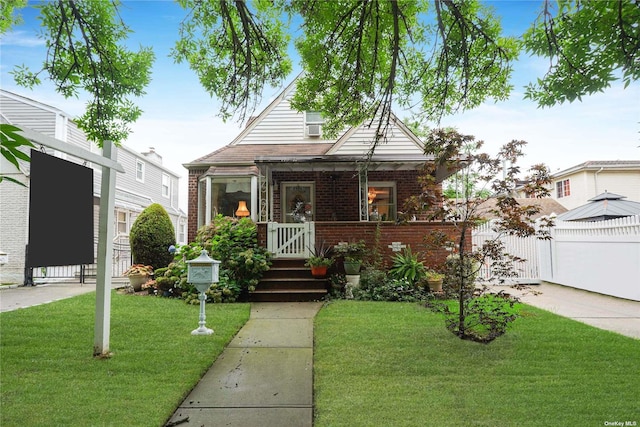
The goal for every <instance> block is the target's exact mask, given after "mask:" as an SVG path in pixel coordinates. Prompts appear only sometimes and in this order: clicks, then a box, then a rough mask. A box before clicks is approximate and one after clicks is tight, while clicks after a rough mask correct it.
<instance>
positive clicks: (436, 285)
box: [427, 279, 442, 292]
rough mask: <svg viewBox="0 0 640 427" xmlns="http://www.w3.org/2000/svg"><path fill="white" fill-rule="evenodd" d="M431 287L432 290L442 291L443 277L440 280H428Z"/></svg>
mask: <svg viewBox="0 0 640 427" xmlns="http://www.w3.org/2000/svg"><path fill="white" fill-rule="evenodd" d="M427 283H428V284H429V289H431V292H442V279H440V280H427Z"/></svg>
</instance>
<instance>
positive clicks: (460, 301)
mask: <svg viewBox="0 0 640 427" xmlns="http://www.w3.org/2000/svg"><path fill="white" fill-rule="evenodd" d="M466 233H467V226H466V224H465V223H463V225H462V232H461V233H460V236H461V237H460V241H459V242H458V254H459V256H460V264H459V265H458V268H459V271H460V272H459V277H458V282H459V285H460V288H459V289H458V335H459V336H461V337H462V336H464V335H465V326H464V324H465V312H464V292H465V285H466V280H465V279H466V277H465V269H464V265H465V264H464V262H465V244H464V238H465V235H466Z"/></svg>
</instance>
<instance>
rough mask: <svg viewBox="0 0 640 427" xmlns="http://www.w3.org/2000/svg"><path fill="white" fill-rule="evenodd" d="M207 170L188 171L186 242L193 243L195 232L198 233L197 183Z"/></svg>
mask: <svg viewBox="0 0 640 427" xmlns="http://www.w3.org/2000/svg"><path fill="white" fill-rule="evenodd" d="M206 171H207V169H190V170H189V180H188V185H189V189H188V190H187V191H188V195H189V198H188V200H187V209H188V218H189V222H188V224H187V242H193V241H194V240H195V238H196V232H197V231H198V181H199V180H200V176H201V175H202V174H203V173H205V172H206Z"/></svg>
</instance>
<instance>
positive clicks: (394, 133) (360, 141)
mask: <svg viewBox="0 0 640 427" xmlns="http://www.w3.org/2000/svg"><path fill="white" fill-rule="evenodd" d="M294 90H295V84H292V85H291V86H289V87H288V88H287V89H285V91H286V92H285V93H284V96H281V97H280V98H278V99H279V100H278V99H276V101H274V103H272V104H271V105H269V106H268V107H267V108H266V109H265V111H264V112H263V113H261V115H260V116H258V118H257V119H256V120H255V121H254V122H252V123H250V124H249V126H248V128H247V129H245V130H244V131H243V133H242V134H241V135H240V136H239V137H238V139H237V140H236V141H235V143H236V144H302V143H304V144H309V143H314V142H317V143H327V142H335V140H326V139H323V138H322V137H308V136H306V129H305V114H304V113H303V112H297V111H295V110H294V109H292V107H291V103H290V100H291V98H292V96H293V93H294ZM376 127H377V125H376V124H375V123H374V124H373V125H372V126H371V127H368V126H366V124H365V125H362V126H360V127H359V128H357V129H354V130H351V131H349V130H348V129H346V130H345V133H347V134H348V138H347V139H345V140H344V141H341V138H343V137H344V135H345V133H343V134H342V135H339V138H338V139H337V141H338V144H336V146H334V147H333V148H332V149H331V150H329V152H328V153H327V154H332V155H333V154H335V155H347V156H349V155H355V156H361V155H363V154H366V153H367V152H368V151H369V149H370V148H371V144H372V142H373V140H374V138H375V133H376ZM387 138H388V140H387V141H386V142H384V141H382V142H381V143H380V144H379V145H378V147H376V154H379V155H385V154H394V155H403V154H404V155H411V156H413V155H423V150H422V148H421V147H420V146H418V145H417V144H416V142H415V141H414V140H413V139H411V138H410V137H409V136H408V135H407V134H406V133H405V132H404V131H403V130H402V129H401V128H400V127H399V126H397V125H395V124H392V125H391V129H390V130H389V131H388V133H387Z"/></svg>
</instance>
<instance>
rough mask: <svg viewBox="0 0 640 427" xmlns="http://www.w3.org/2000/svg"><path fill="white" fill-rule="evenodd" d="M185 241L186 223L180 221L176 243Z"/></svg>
mask: <svg viewBox="0 0 640 427" xmlns="http://www.w3.org/2000/svg"><path fill="white" fill-rule="evenodd" d="M186 241H187V224H186V223H185V222H184V221H180V223H179V224H178V243H180V244H185V243H186Z"/></svg>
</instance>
